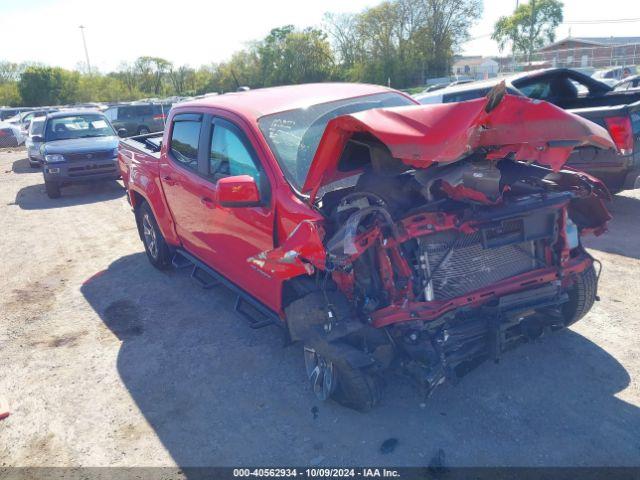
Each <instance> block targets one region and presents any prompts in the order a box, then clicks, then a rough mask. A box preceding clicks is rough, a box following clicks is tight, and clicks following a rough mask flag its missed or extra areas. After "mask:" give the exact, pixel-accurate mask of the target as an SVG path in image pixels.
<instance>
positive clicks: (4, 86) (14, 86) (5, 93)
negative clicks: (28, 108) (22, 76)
mask: <svg viewBox="0 0 640 480" xmlns="http://www.w3.org/2000/svg"><path fill="white" fill-rule="evenodd" d="M20 103H21V98H20V92H18V82H4V83H0V105H10V106H12V107H15V106H17V105H20Z"/></svg>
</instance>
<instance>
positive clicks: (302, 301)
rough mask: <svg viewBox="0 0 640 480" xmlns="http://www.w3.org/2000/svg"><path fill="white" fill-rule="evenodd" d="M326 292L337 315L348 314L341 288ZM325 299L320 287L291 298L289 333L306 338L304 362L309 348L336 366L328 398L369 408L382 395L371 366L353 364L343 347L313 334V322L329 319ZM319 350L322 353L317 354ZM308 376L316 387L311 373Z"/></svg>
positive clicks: (347, 305)
mask: <svg viewBox="0 0 640 480" xmlns="http://www.w3.org/2000/svg"><path fill="white" fill-rule="evenodd" d="M327 294H328V297H329V300H330V302H331V304H332V305H333V307H334V310H335V311H334V313H335V314H336V315H337V317H338V318H345V317H344V316H346V315H349V314H350V308H349V303H348V300H347V299H346V298H345V297H344V296H343V295H342V294H340V293H339V292H327ZM325 302H326V301H325V298H324V295H323V294H322V293H321V292H319V291H314V292H311V293H309V294H307V295H305V296H304V297H302V298H298V299H297V300H294V301H292V302H291V303H290V304H289V305H288V306H287V307H286V308H285V314H286V317H287V324H288V326H289V331H290V336H291V338H292V339H294V340H302V341H304V343H305V362H306V361H307V358H306V355H307V352H309V351H313V352H316V354H317V355H319V356H320V358H321V359H322V361H323V363H324V364H330V365H332V366H333V369H335V387H334V388H333V389H332V392H331V393H330V394H328V397H329V398H331V399H333V400H334V401H336V402H338V403H339V404H341V405H343V406H345V407H348V408H352V409H354V410H359V411H367V410H370V409H371V408H373V407H374V406H375V405H377V404H378V403H379V401H380V398H381V396H382V382H381V380H380V379H379V378H378V377H377V376H376V375H374V374H373V373H372V372H371V371H370V368H366V367H365V368H355V367H352V366H351V365H350V364H349V363H348V362H347V361H346V359H344V358H341V357H338V355H339V352H340V351H341V349H339V348H338V349H335V348H331V345H332V344H329V345H327V344H325V343H323V342H324V340H323V339H322V338H319V337H317V336H316V335H314V334H313V331H314V329H313V326H319V325H322V324H323V323H324V322H326V318H327V312H326V304H325ZM323 346H324V348H322V347H323ZM350 348H351V347H350ZM318 351H319V352H322V353H321V354H318ZM332 351H333V352H335V353H333V352H332ZM305 366H306V367H307V374H308V375H310V369H309V367H308V366H307V365H306V363H305ZM325 374H326V373H325ZM309 379H310V381H311V384H312V387H313V380H312V378H311V376H310V377H309ZM327 393H328V392H323V394H322V395H319V396H318V398H319V399H321V400H324V399H325V398H326V396H327Z"/></svg>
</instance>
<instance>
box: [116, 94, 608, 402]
mask: <svg viewBox="0 0 640 480" xmlns="http://www.w3.org/2000/svg"><path fill="white" fill-rule="evenodd" d="M585 145H590V146H594V147H595V148H601V149H612V148H614V145H613V143H612V142H611V139H610V137H609V134H608V133H607V131H606V130H605V129H603V128H602V127H600V126H598V125H596V124H594V123H592V122H589V121H587V120H584V119H582V118H580V117H577V116H576V115H573V114H571V113H568V112H564V111H563V110H561V109H558V108H556V107H554V106H553V105H550V104H549V103H547V102H540V101H533V100H530V99H527V98H524V97H522V96H512V95H508V94H506V95H505V91H504V90H500V88H497V89H495V90H493V91H492V92H490V94H489V95H488V96H487V97H486V98H480V99H476V100H472V101H468V102H460V103H452V104H448V105H429V106H424V105H419V104H417V102H416V101H415V100H413V99H412V98H411V97H409V96H407V95H405V94H403V93H401V92H397V91H394V90H390V89H386V88H383V87H377V86H370V85H357V84H310V85H298V86H289V87H280V88H271V89H259V90H253V91H250V92H243V93H232V94H226V95H220V96H218V97H213V98H209V99H203V100H198V101H193V102H189V103H184V104H180V105H178V106H176V107H174V109H172V111H171V113H170V114H169V118H168V122H167V127H166V128H165V130H164V133H158V134H156V135H147V136H141V137H133V138H131V139H123V140H121V142H120V146H119V155H118V159H119V160H118V161H119V165H120V170H121V173H122V177H123V181H124V183H125V185H126V188H127V192H128V198H129V201H130V202H131V205H132V206H133V212H134V215H135V220H136V223H137V226H138V232H139V234H140V238H141V240H142V242H143V244H144V247H145V251H146V254H147V256H148V259H149V261H150V262H151V264H152V265H154V266H155V267H157V268H159V269H167V268H170V267H171V266H172V265H175V266H187V265H191V266H192V277H193V278H194V279H195V280H197V281H198V282H199V283H201V284H202V285H203V286H205V287H208V286H211V285H214V284H215V283H216V282H220V283H222V284H224V285H226V286H227V287H229V288H230V289H232V291H234V292H236V293H237V294H238V301H237V302H236V310H237V311H238V312H239V313H241V314H242V315H243V316H245V317H247V318H248V320H249V322H250V325H251V326H253V327H255V328H257V327H262V326H266V325H270V324H272V323H277V324H278V325H280V326H282V327H283V328H284V329H285V331H286V332H287V334H288V336H289V337H290V338H291V339H292V340H293V341H299V342H300V343H302V344H303V345H304V358H305V364H306V370H307V374H308V376H309V380H310V383H311V385H312V388H313V391H314V392H315V394H316V395H317V396H318V398H320V399H327V398H329V397H331V398H334V399H336V400H337V401H339V402H341V403H343V404H344V405H347V406H349V407H353V408H357V409H361V410H366V409H368V408H370V407H372V406H373V405H375V404H376V403H377V401H378V399H379V396H380V392H381V384H380V377H381V375H383V373H384V372H385V371H386V370H389V369H393V368H399V369H403V370H404V371H405V372H406V373H408V374H410V375H412V376H413V377H414V378H415V379H416V380H417V381H419V382H420V384H422V385H424V387H425V388H426V391H427V392H430V391H432V390H433V389H434V388H435V387H436V386H437V385H440V384H441V383H443V382H445V381H447V380H454V379H455V378H457V377H458V376H459V375H462V374H463V373H464V372H465V371H468V370H469V369H470V368H471V367H472V366H473V365H475V364H477V363H479V362H480V361H482V360H483V359H486V358H492V359H496V360H497V359H498V358H499V357H500V356H501V355H502V353H503V352H504V351H506V350H507V349H509V348H511V347H513V346H515V345H517V344H518V343H521V342H524V341H527V340H528V339H532V338H536V337H538V336H540V335H541V334H542V332H543V331H547V330H554V329H559V328H562V327H566V326H568V325H571V324H573V323H574V322H576V321H578V320H579V319H580V318H582V317H583V316H584V315H585V314H586V313H587V312H588V311H589V309H590V308H591V306H592V304H593V302H594V300H595V296H596V287H597V275H596V273H595V270H594V267H593V263H594V260H593V258H592V257H591V256H590V254H589V253H588V252H587V251H586V250H585V249H584V248H583V247H582V245H581V236H582V235H585V234H587V233H589V232H595V233H601V232H602V231H603V230H604V229H605V225H606V222H607V220H608V219H609V218H610V216H609V214H608V212H607V210H606V208H605V207H604V204H603V201H604V200H606V199H607V198H608V193H607V191H606V188H605V187H604V186H603V185H602V183H601V182H600V181H598V180H597V179H594V178H593V177H590V176H589V175H587V174H584V173H581V172H575V171H571V170H562V166H563V165H564V163H565V161H566V160H567V159H568V157H569V155H570V152H571V150H572V149H573V148H574V147H576V148H579V147H581V146H585ZM533 161H536V162H537V163H538V165H533V164H531V162H533ZM265 361H268V359H265Z"/></svg>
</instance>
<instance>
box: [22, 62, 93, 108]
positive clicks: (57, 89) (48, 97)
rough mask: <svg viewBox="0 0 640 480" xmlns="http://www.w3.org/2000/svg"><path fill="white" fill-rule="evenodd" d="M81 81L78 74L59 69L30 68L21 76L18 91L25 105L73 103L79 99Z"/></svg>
mask: <svg viewBox="0 0 640 480" xmlns="http://www.w3.org/2000/svg"><path fill="white" fill-rule="evenodd" d="M79 80H80V75H79V74H78V72H71V71H68V70H64V69H62V68H58V67H28V68H27V69H26V70H25V71H24V72H23V73H22V75H21V76H20V81H19V82H18V90H19V91H20V97H21V98H22V103H23V104H24V105H29V106H41V105H59V104H66V103H73V102H75V101H76V98H77V94H78V86H79Z"/></svg>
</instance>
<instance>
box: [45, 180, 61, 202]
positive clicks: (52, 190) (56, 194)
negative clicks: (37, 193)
mask: <svg viewBox="0 0 640 480" xmlns="http://www.w3.org/2000/svg"><path fill="white" fill-rule="evenodd" d="M44 189H45V191H46V192H47V196H48V197H49V198H60V195H61V193H60V184H58V183H56V182H47V181H46V180H45V182H44Z"/></svg>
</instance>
